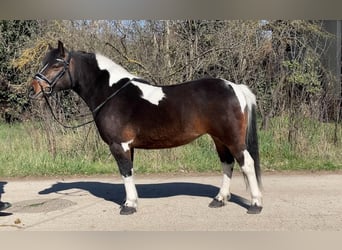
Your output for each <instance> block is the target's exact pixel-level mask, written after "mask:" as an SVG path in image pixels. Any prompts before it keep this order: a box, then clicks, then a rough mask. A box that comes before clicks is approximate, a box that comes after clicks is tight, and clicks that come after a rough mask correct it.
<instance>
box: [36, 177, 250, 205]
mask: <svg viewBox="0 0 342 250" xmlns="http://www.w3.org/2000/svg"><path fill="white" fill-rule="evenodd" d="M136 187H137V191H138V196H139V198H165V197H171V196H178V195H189V196H199V197H209V198H213V197H215V195H216V194H217V193H218V191H219V189H218V188H217V187H215V186H212V185H207V184H199V183H187V182H170V183H158V184H137V185H136ZM71 189H80V190H84V191H87V192H89V193H91V194H92V195H94V196H96V197H99V198H102V199H104V200H108V201H113V202H115V203H116V204H118V205H121V204H122V203H123V201H124V200H125V190H124V186H123V184H113V183H104V182H93V181H80V182H57V183H56V184H53V185H52V186H51V187H50V188H46V189H44V190H42V191H40V192H39V194H50V193H62V194H64V195H72V194H73V191H71ZM68 190H69V192H68ZM229 202H232V203H235V204H237V205H239V206H241V207H244V208H246V209H248V208H249V205H250V202H249V201H248V200H247V199H245V198H243V197H241V196H238V195H235V194H232V196H231V199H230V200H229Z"/></svg>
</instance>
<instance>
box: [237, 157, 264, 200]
mask: <svg viewBox="0 0 342 250" xmlns="http://www.w3.org/2000/svg"><path fill="white" fill-rule="evenodd" d="M243 156H244V165H243V166H242V167H241V169H242V171H243V173H244V174H245V175H246V177H247V180H248V184H249V188H250V190H251V196H252V204H251V205H257V206H262V195H261V192H260V190H259V187H258V182H257V179H256V175H255V170H254V160H253V158H252V157H251V155H250V154H249V152H248V151H247V150H244V151H243Z"/></svg>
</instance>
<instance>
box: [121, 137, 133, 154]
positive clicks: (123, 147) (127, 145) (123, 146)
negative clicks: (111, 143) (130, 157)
mask: <svg viewBox="0 0 342 250" xmlns="http://www.w3.org/2000/svg"><path fill="white" fill-rule="evenodd" d="M132 142H133V139H132V140H129V141H126V142H122V143H121V147H122V149H123V150H124V151H125V152H127V151H128V150H129V149H130V147H129V144H131V143H132Z"/></svg>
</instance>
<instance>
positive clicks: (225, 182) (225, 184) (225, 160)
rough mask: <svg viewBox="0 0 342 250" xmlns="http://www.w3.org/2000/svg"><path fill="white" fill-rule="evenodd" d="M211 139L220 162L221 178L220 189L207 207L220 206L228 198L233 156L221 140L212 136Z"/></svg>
mask: <svg viewBox="0 0 342 250" xmlns="http://www.w3.org/2000/svg"><path fill="white" fill-rule="evenodd" d="M213 140H214V143H215V146H216V150H217V153H218V155H219V158H220V161H221V164H222V169H223V179H222V185H221V188H220V191H219V193H218V194H217V195H216V197H215V198H214V199H213V201H212V202H211V203H210V204H209V207H222V206H224V205H225V204H226V202H227V201H228V200H229V199H230V180H231V178H232V175H233V167H234V157H233V156H232V154H231V153H230V151H229V149H228V148H227V147H226V146H225V145H224V144H223V143H222V142H220V141H219V140H218V139H216V138H214V137H213Z"/></svg>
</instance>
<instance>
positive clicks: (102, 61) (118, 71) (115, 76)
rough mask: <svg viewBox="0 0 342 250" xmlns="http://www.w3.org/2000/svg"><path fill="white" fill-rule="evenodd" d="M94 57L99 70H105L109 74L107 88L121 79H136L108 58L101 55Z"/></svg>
mask: <svg viewBox="0 0 342 250" xmlns="http://www.w3.org/2000/svg"><path fill="white" fill-rule="evenodd" d="M95 57H96V61H97V65H98V66H99V68H100V69H101V70H107V71H108V73H109V86H112V85H113V84H115V83H117V82H118V81H120V80H121V79H123V78H129V79H132V78H136V76H134V75H132V74H131V73H129V72H128V71H127V70H125V69H124V68H123V67H121V66H120V65H118V64H116V63H115V62H113V61H112V60H111V59H109V58H108V57H105V56H103V55H101V54H95Z"/></svg>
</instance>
